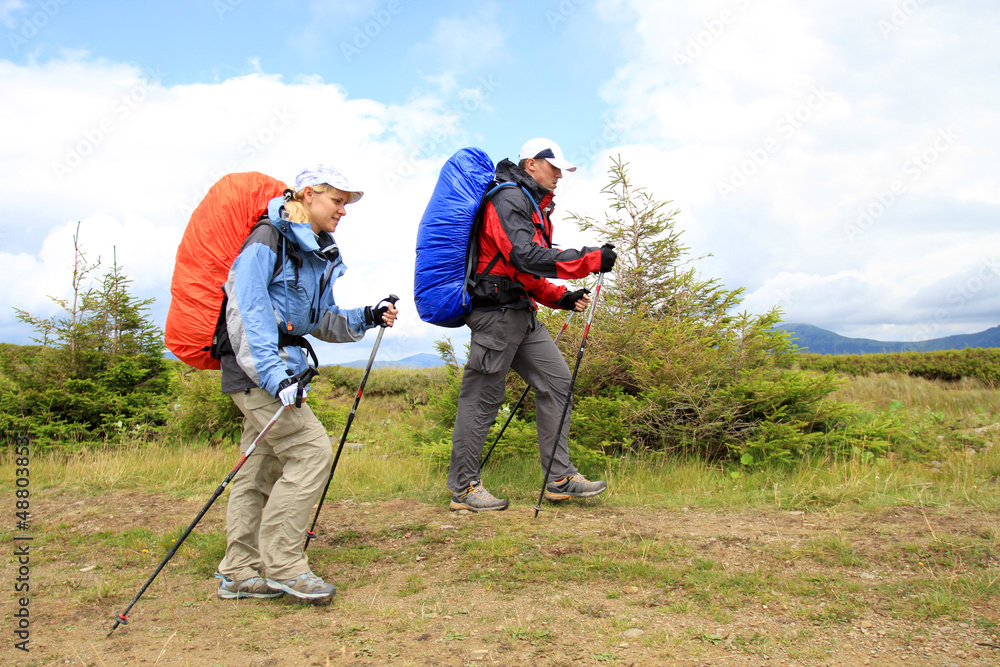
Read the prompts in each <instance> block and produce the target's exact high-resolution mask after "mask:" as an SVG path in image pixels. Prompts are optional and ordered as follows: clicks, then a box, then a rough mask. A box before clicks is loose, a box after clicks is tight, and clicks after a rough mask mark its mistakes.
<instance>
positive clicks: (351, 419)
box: [302, 294, 399, 551]
mask: <svg viewBox="0 0 1000 667" xmlns="http://www.w3.org/2000/svg"><path fill="white" fill-rule="evenodd" d="M387 301H388V302H389V304H390V305H393V306H395V305H396V302H397V301H399V297H398V296H396V295H395V294H390V295H389V296H388V298H385V299H382V300H381V301H379V302H378V303H377V304H375V308H376V309H377V308H378V307H379V306H380V305H382V304H383V303H385V302H387ZM385 326H386V325H385V323H380V324H379V330H378V337H377V338H376V339H375V347H373V348H372V353H371V356H370V357H368V364H367V365H366V366H365V372H364V375H362V376H361V384H360V385H358V393H357V395H356V396H355V397H354V405H353V406H351V414H349V415H347V425H346V426H344V433H343V435H341V436H340V445H339V446H338V447H337V455H336V456H334V457H333V466H331V468H330V477H329V479H327V480H326V486H325V487H323V495H321V496H320V497H319V505H318V506H317V507H316V516H314V517H313V522H312V526H310V527H309V530H307V531H306V543H305V545H304V546H303V547H302V550H303V551H304V550H306V549H308V548H309V540H311V539H312V538H314V537H316V532H315V531H316V522H317V521H319V511H320V510H321V509H323V501H324V500H326V492H327V491H328V490H329V489H330V482H332V481H333V473H334V472H336V470H337V462H338V461H340V453H341V452H342V451H344V443H345V442H347V434H348V432H350V430H351V424H352V423H354V415H355V413H356V412H357V411H358V403H360V402H361V395H362V394H363V393H364V391H365V383H367V382H368V374H369V373H370V372H371V370H372V364H374V363H375V355H376V354H377V353H378V346H379V343H381V342H382V334H384V333H385Z"/></svg>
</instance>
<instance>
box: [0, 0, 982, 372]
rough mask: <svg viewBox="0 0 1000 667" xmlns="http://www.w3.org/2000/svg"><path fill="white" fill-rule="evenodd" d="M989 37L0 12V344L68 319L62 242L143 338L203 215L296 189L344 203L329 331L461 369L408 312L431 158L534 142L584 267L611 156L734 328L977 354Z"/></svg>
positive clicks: (654, 8)
mask: <svg viewBox="0 0 1000 667" xmlns="http://www.w3.org/2000/svg"><path fill="white" fill-rule="evenodd" d="M998 24H1000V8H998V7H997V6H996V5H995V3H991V2H987V1H986V0H963V1H957V0H955V1H946V0H936V1H935V0H839V1H836V2H835V1H833V0H818V1H817V2H812V3H799V2H793V1H792V0H719V1H710V2H699V3H683V2H673V1H658V2H657V1H653V0H592V1H587V0H561V1H551V2H546V1H541V2H506V3H501V2H491V1H480V2H437V3H417V2H412V1H410V2H408V1H407V0H392V1H384V0H373V1H367V0H365V1H360V0H359V1H354V2H323V1H320V0H315V1H313V2H281V3H279V2H271V1H265V0H259V1H257V0H242V1H240V0H200V1H194V0H181V1H179V2H173V3H160V2H128V3H126V2H87V3H84V2H75V1H74V0H47V1H44V2H38V1H32V0H0V31H2V35H3V40H2V42H0V43H2V46H0V93H2V99H3V100H4V101H3V103H2V104H0V127H2V128H3V130H2V132H3V137H4V139H3V141H2V142H0V193H2V194H3V196H4V201H5V202H7V204H8V211H7V215H6V216H4V217H3V219H2V220H0V262H3V264H4V265H5V266H6V267H8V278H7V284H8V289H7V290H4V293H3V294H2V295H0V341H4V342H13V343H26V342H29V340H30V331H29V330H27V329H26V328H25V327H24V326H23V325H21V324H20V323H18V322H16V319H15V317H14V311H13V308H14V307H18V308H22V309H25V310H28V311H30V312H32V313H35V314H38V315H48V314H53V313H54V312H55V311H54V310H53V307H52V305H51V302H50V301H49V300H48V298H47V297H48V296H49V295H52V296H65V295H66V294H67V291H68V289H69V273H68V267H69V265H70V264H71V262H72V234H73V231H74V230H75V229H76V221H81V225H80V230H81V231H80V236H81V243H82V245H83V247H84V249H85V250H86V251H87V252H88V255H89V256H90V257H93V258H96V257H98V256H100V258H101V260H102V262H104V264H105V265H106V264H107V263H108V262H109V261H110V258H111V256H112V252H114V253H115V256H117V258H118V261H119V262H120V263H121V264H123V265H124V267H125V270H126V273H127V275H129V276H130V277H131V278H132V279H133V281H134V283H133V287H134V289H135V291H136V292H137V294H138V295H139V296H143V297H147V296H149V297H154V298H156V304H155V305H154V308H153V316H154V318H155V319H156V321H157V322H158V323H159V324H161V325H162V322H163V321H164V319H165V314H166V308H167V305H168V304H169V282H170V274H171V271H172V264H173V253H174V249H175V247H176V244H177V242H178V240H179V238H180V234H181V233H182V231H183V228H184V224H185V223H186V219H187V215H188V214H189V213H190V210H191V209H192V208H193V207H194V205H196V204H197V202H198V200H199V199H200V196H201V195H202V194H203V193H204V192H205V191H206V190H207V188H208V186H209V185H211V183H212V182H213V181H214V180H215V179H216V178H218V177H219V176H220V175H222V174H224V173H226V172H227V171H245V170H259V171H263V172H266V173H269V174H271V175H273V176H277V177H279V178H282V179H284V180H286V181H290V180H291V179H293V178H294V175H295V173H296V172H297V171H298V170H299V169H301V168H302V167H303V166H305V165H306V164H309V163H311V162H315V161H319V160H322V161H327V162H331V163H333V164H336V165H338V166H339V167H340V168H341V169H342V170H343V171H345V172H346V173H347V174H348V175H349V176H351V178H352V180H356V181H359V182H361V183H363V184H364V185H365V189H366V193H367V194H366V197H365V199H363V200H362V201H361V202H359V203H358V204H356V205H354V206H353V207H352V208H351V209H349V214H348V216H347V217H346V218H345V222H344V223H343V224H342V226H341V228H340V229H339V230H338V234H337V236H338V241H339V243H340V245H341V247H342V248H343V251H344V255H345V258H346V259H347V263H348V265H349V267H350V270H349V272H348V274H347V276H345V278H344V279H343V280H342V281H341V282H339V283H338V285H337V288H338V289H337V298H338V301H339V302H340V303H342V304H343V305H348V306H353V305H364V304H367V303H374V302H375V301H377V300H378V299H380V298H382V297H383V296H385V294H387V293H389V292H395V293H397V294H399V295H400V296H401V297H403V301H402V302H401V306H402V308H403V315H402V318H401V320H400V323H399V326H397V327H396V328H395V329H394V330H393V331H392V332H391V335H389V334H387V335H386V336H385V338H384V340H383V351H382V352H381V353H380V357H382V358H386V359H389V358H401V357H405V356H408V355H409V354H414V353H417V352H430V351H432V350H433V341H434V340H435V339H437V338H439V337H440V336H441V335H445V334H447V335H452V336H453V338H454V339H455V341H456V342H457V343H459V344H461V343H462V342H463V341H464V340H465V339H466V338H467V336H465V335H464V333H463V331H462V330H451V331H446V330H442V329H438V328H434V327H431V326H429V325H425V324H423V323H422V322H420V321H419V319H418V318H417V317H416V315H415V313H414V312H413V309H412V305H411V304H412V265H413V241H414V238H415V230H416V223H417V221H418V220H419V218H420V214H421V212H422V211H423V207H424V205H425V204H426V201H427V198H428V197H429V195H430V192H431V189H432V188H433V184H434V180H435V178H436V174H437V170H438V169H439V168H440V166H441V164H442V163H443V161H444V160H445V159H446V158H447V156H448V155H450V154H451V153H453V152H454V151H455V150H457V149H458V148H461V147H463V146H467V145H475V146H479V147H481V148H484V149H485V150H486V151H487V152H488V153H489V154H490V155H491V156H492V157H493V158H494V160H499V159H500V158H503V157H514V156H515V154H516V153H517V150H518V148H519V147H520V145H521V143H523V141H525V140H526V139H528V138H531V137H535V136H548V137H550V138H552V139H554V140H556V141H558V142H559V143H560V144H561V146H562V147H563V149H564V150H565V152H566V153H567V155H568V156H569V157H570V158H571V159H574V160H576V161H577V162H578V164H579V165H580V169H579V171H577V172H576V173H575V174H573V175H571V176H569V177H567V178H566V179H564V180H563V182H562V183H561V184H560V186H559V190H558V192H557V203H558V206H559V208H558V209H557V215H556V218H557V236H556V242H557V243H561V244H562V245H567V246H569V245H583V244H588V245H595V244H599V243H600V242H601V240H600V239H595V238H589V237H587V236H585V235H583V234H582V233H581V232H579V231H578V230H576V229H574V228H572V225H571V223H568V222H566V223H563V224H561V225H560V224H559V222H558V220H559V218H560V217H561V215H562V214H563V213H565V212H566V211H574V212H580V213H588V214H591V215H595V216H601V215H603V211H604V204H605V202H604V199H603V198H602V196H601V195H600V194H599V192H600V188H601V187H602V185H603V184H604V182H605V178H606V176H605V172H606V169H607V166H608V160H609V156H612V155H621V156H622V157H623V158H624V159H626V160H627V161H628V162H629V163H630V166H631V173H632V176H633V178H634V180H635V181H636V182H637V183H638V184H640V185H643V186H645V187H646V188H648V189H649V190H650V191H651V192H652V193H653V194H654V195H655V196H657V197H658V198H660V199H669V200H673V202H674V204H673V205H674V206H676V207H677V208H679V209H681V213H680V215H679V217H678V219H677V224H678V227H679V228H680V229H682V230H683V231H684V240H685V241H686V243H687V244H688V245H689V246H690V247H691V249H692V253H693V255H695V256H703V255H710V256H707V257H705V258H704V259H702V260H699V261H698V262H697V264H696V266H697V268H698V269H699V270H700V271H701V272H702V273H703V275H705V276H707V277H716V278H720V279H721V280H722V281H723V282H724V283H725V284H726V285H727V286H729V287H733V288H735V287H743V288H745V290H746V292H745V301H744V304H743V306H744V308H745V309H747V310H750V311H751V312H763V311H766V310H767V309H769V308H771V307H773V306H778V307H780V308H781V309H782V310H783V311H784V313H785V319H786V321H791V322H808V323H811V324H815V325H817V326H822V327H825V328H828V329H832V330H834V331H837V332H838V333H841V334H844V335H849V336H864V337H869V338H877V339H883V340H920V339H924V338H933V337H939V336H944V335H949V334H953V333H971V332H974V331H980V330H983V329H986V328H988V327H991V326H995V325H997V324H1000V322H998V321H997V320H998V317H997V313H998V312H1000V260H998V258H997V248H998V241H1000V230H998V229H997V222H998V218H1000V216H998V207H1000V187H998V182H997V179H998V176H997V169H996V166H997V164H998V162H1000V160H998V157H1000V156H998V152H1000V132H998V128H997V124H998V120H997V119H998V118H1000V114H998V111H1000V94H998V85H997V79H996V76H995V73H996V72H997V71H1000V62H998V61H1000V47H997V46H996V45H995V44H994V41H995V40H994V39H993V37H994V36H995V35H996V34H998V28H1000V25H998ZM407 306H410V307H409V310H407ZM370 338H372V339H373V337H370ZM371 343H372V341H371V340H368V341H365V342H363V343H359V344H356V345H349V346H348V345H342V346H323V349H322V352H321V355H322V357H323V358H322V361H323V362H324V363H336V362H337V361H350V360H353V359H361V358H366V357H367V353H368V350H369V349H370V345H371Z"/></svg>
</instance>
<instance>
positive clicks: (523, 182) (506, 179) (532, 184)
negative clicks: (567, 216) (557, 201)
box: [496, 158, 552, 205]
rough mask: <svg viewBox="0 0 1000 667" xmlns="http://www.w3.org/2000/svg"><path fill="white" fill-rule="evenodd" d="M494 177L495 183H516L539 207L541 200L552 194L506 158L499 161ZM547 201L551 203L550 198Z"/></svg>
mask: <svg viewBox="0 0 1000 667" xmlns="http://www.w3.org/2000/svg"><path fill="white" fill-rule="evenodd" d="M496 177H497V181H499V182H501V183H517V184H518V185H520V186H521V187H522V188H524V189H525V190H527V191H528V192H529V193H531V196H532V198H533V199H534V200H535V203H536V204H539V205H541V203H542V200H543V199H545V197H546V195H551V194H552V191H551V190H548V189H546V188H543V187H542V186H541V185H539V184H538V181H536V180H535V179H533V178H532V177H531V175H530V174H529V173H528V172H526V171H525V170H524V169H521V168H520V167H518V166H517V165H516V164H514V163H513V162H511V161H510V160H508V159H507V158H504V159H503V160H501V161H500V163H499V164H498V165H497V168H496ZM549 200H550V201H551V196H550V197H549Z"/></svg>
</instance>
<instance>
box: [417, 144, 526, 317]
mask: <svg viewBox="0 0 1000 667" xmlns="http://www.w3.org/2000/svg"><path fill="white" fill-rule="evenodd" d="M504 187H520V186H518V185H517V184H516V183H507V182H505V183H497V182H496V178H495V173H494V167H493V161H492V160H490V157H489V156H488V155H487V154H486V153H485V152H483V151H482V150H480V149H479V148H462V149H460V150H459V151H457V152H456V153H455V154H454V155H452V156H451V157H450V158H448V160H447V161H446V162H445V163H444V166H442V167H441V173H440V174H439V175H438V180H437V184H436V185H435V186H434V192H433V193H432V194H431V199H430V201H429V202H428V203H427V207H426V208H425V209H424V214H423V216H422V217H421V218H420V224H419V226H418V227H417V256H416V262H415V263H414V268H413V302H414V305H416V307H417V314H419V315H420V319H422V320H423V321H424V322H427V323H429V324H436V325H438V326H442V327H460V326H462V325H463V324H465V322H464V320H463V319H462V316H463V315H465V314H466V313H467V312H469V310H471V308H472V301H471V298H470V296H469V295H470V293H471V291H472V290H473V289H474V288H475V286H476V283H477V282H478V281H479V278H480V276H481V275H483V274H486V273H489V270H490V269H491V268H493V265H494V264H495V263H496V262H497V260H499V259H500V258H501V256H500V255H499V254H497V256H496V257H494V258H493V259H492V260H491V261H490V263H489V265H488V266H487V267H486V270H485V271H483V273H482V274H477V273H476V267H477V265H478V263H479V257H478V255H479V253H478V249H479V243H478V236H479V229H480V227H481V225H482V220H483V215H484V212H485V208H486V202H488V201H489V200H490V199H491V198H492V197H493V195H494V194H496V193H497V192H498V191H499V190H500V189H501V188H504ZM522 189H523V188H522ZM525 194H526V195H527V196H528V199H529V200H531V203H532V205H534V206H535V210H536V211H537V210H538V206H537V205H535V200H534V199H532V197H531V195H529V194H528V193H527V191H525ZM539 217H541V213H539Z"/></svg>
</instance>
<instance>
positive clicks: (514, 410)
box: [479, 310, 576, 478]
mask: <svg viewBox="0 0 1000 667" xmlns="http://www.w3.org/2000/svg"><path fill="white" fill-rule="evenodd" d="M574 315H576V311H575V310H572V311H570V313H569V317H567V318H566V322H565V323H563V325H562V329H560V330H559V333H557V334H556V337H555V338H554V339H552V342H553V343H558V342H559V339H560V338H562V335H563V332H565V331H566V328H567V327H569V323H570V322H571V321H572V320H573V316H574ZM529 389H531V387H530V386H528V387H525V388H524V391H522V392H521V398H519V399H517V403H515V404H514V407H513V408H511V410H510V414H509V415H507V421H505V422H504V423H503V426H502V427H501V428H500V432H499V433H498V434H497V439H496V440H494V441H493V444H492V445H490V448H489V450H488V451H487V452H486V456H484V457H483V462H482V463H480V464H479V477H480V478H482V476H483V468H485V467H486V462H487V461H489V460H490V454H492V453H493V448H494V447H496V446H497V443H498V442H500V438H502V437H503V433H504V431H506V430H507V425H508V424H510V420H512V419H513V418H514V413H516V412H517V409H518V408H519V407H521V403H522V402H523V401H524V399H525V397H526V396H527V395H528V390H529Z"/></svg>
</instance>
